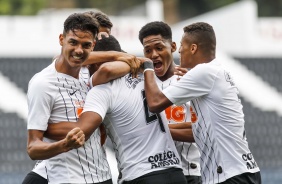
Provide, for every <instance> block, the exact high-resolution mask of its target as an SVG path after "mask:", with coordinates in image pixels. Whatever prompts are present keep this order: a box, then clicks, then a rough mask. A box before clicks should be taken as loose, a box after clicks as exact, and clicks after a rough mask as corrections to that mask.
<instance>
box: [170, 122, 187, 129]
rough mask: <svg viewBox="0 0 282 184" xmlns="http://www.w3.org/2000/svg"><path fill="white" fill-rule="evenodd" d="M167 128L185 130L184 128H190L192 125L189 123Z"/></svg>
mask: <svg viewBox="0 0 282 184" xmlns="http://www.w3.org/2000/svg"><path fill="white" fill-rule="evenodd" d="M168 127H169V128H171V129H186V128H192V125H191V122H185V123H175V124H168Z"/></svg>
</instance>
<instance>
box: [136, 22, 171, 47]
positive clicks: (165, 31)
mask: <svg viewBox="0 0 282 184" xmlns="http://www.w3.org/2000/svg"><path fill="white" fill-rule="evenodd" d="M150 35H161V36H162V37H163V38H164V39H167V40H170V41H171V40H172V32H171V28H170V26H169V25H168V24H166V23H165V22H161V21H154V22H150V23H148V24H146V25H145V26H143V27H142V28H141V29H140V31H139V40H140V42H141V43H142V44H143V39H144V38H145V37H147V36H150Z"/></svg>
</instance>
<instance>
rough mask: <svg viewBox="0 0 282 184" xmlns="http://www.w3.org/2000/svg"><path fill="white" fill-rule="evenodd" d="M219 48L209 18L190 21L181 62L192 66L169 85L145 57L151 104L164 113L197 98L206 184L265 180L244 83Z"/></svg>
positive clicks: (197, 132)
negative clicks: (250, 136)
mask: <svg viewBox="0 0 282 184" xmlns="http://www.w3.org/2000/svg"><path fill="white" fill-rule="evenodd" d="M215 50H216V38H215V33H214V30H213V28H212V26H210V25H209V24H207V23H204V22H198V23H194V24H191V25H189V26H186V27H185V28H184V34H183V36H182V40H181V46H180V48H179V53H180V64H181V67H184V68H191V70H189V72H188V73H186V74H185V75H184V76H183V77H182V78H181V79H180V80H179V81H178V82H174V83H172V84H171V85H170V86H169V87H167V88H166V89H164V90H163V91H160V90H159V88H158V87H157V84H156V82H155V80H152V78H153V77H154V73H155V72H154V65H153V63H152V62H151V61H148V62H145V63H144V68H145V72H144V77H145V91H146V97H147V102H148V106H149V109H150V110H151V112H155V113H158V112H161V111H163V110H165V109H166V108H167V107H169V106H171V105H172V104H178V105H181V104H184V103H186V102H188V101H191V105H192V107H193V109H194V111H195V113H196V114H197V117H198V120H197V121H196V122H193V123H192V126H193V127H192V130H193V135H194V139H195V142H196V143H197V145H198V148H199V150H200V154H201V157H200V164H201V176H202V181H203V183H204V184H208V183H224V184H229V183H232V184H234V183H236V184H237V183H238V184H239V183H240V184H247V183H248V184H249V183H255V184H260V183H261V178H260V170H259V168H258V165H257V163H256V161H255V159H254V157H253V155H252V153H251V151H250V149H249V147H248V142H247V139H246V133H245V128H244V123H245V121H244V114H243V111H242V104H241V102H240V99H239V98H238V89H237V87H236V85H235V83H234V81H233V79H232V77H231V75H230V73H229V72H228V71H226V70H225V69H224V68H223V67H222V66H221V64H220V61H218V60H217V59H215ZM187 137H189V135H186V136H183V140H185V138H187Z"/></svg>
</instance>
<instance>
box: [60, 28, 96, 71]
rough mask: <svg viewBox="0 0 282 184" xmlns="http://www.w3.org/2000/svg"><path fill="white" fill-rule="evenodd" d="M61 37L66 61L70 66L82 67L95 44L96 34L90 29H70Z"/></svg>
mask: <svg viewBox="0 0 282 184" xmlns="http://www.w3.org/2000/svg"><path fill="white" fill-rule="evenodd" d="M95 36H96V35H95ZM59 38H60V45H61V46H62V56H63V58H64V62H65V64H66V65H67V66H69V67H70V68H73V67H81V65H82V63H83V62H84V61H85V60H86V59H87V58H88V56H89V54H90V52H91V51H92V50H93V48H94V45H95V42H94V36H93V34H92V33H90V32H88V31H81V30H75V31H71V30H70V31H69V32H67V33H66V34H65V35H63V34H61V35H60V37H59Z"/></svg>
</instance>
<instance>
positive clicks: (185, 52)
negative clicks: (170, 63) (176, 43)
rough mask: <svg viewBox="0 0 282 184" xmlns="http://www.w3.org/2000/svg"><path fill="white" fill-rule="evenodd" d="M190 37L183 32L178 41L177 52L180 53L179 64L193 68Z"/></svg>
mask: <svg viewBox="0 0 282 184" xmlns="http://www.w3.org/2000/svg"><path fill="white" fill-rule="evenodd" d="M192 45H193V44H192V42H191V39H190V38H189V35H188V34H187V33H184V34H183V36H182V39H181V42H180V47H179V54H180V66H181V67H183V68H193V67H194V66H195V64H194V63H193V59H192V55H193V46H192Z"/></svg>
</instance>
